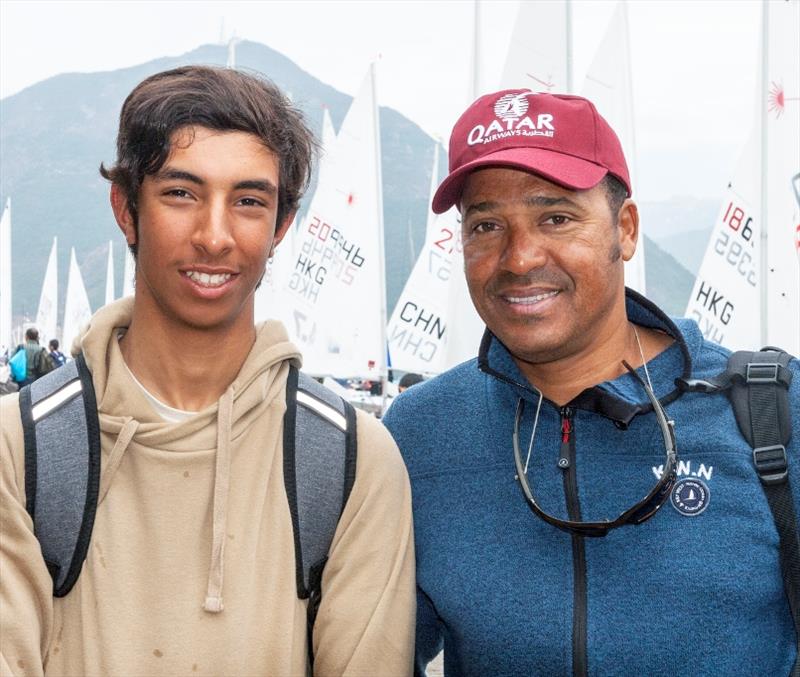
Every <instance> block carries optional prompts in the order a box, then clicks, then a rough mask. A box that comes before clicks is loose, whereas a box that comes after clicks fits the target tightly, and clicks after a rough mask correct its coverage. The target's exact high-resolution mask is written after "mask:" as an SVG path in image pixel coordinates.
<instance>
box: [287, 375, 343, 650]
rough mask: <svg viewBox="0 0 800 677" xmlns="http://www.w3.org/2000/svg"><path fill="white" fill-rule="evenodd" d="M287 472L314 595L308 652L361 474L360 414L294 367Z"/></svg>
mask: <svg viewBox="0 0 800 677" xmlns="http://www.w3.org/2000/svg"><path fill="white" fill-rule="evenodd" d="M283 430H284V432H283V473H284V484H285V486H286V496H287V498H288V501H289V510H290V512H291V515H292V527H293V529H294V548H295V566H296V581H297V596H298V597H299V598H300V599H308V612H307V618H308V650H309V656H310V657H311V658H312V661H313V656H312V655H311V652H312V644H311V635H312V632H313V628H314V621H315V620H316V616H317V611H318V609H319V604H320V601H321V599H322V571H323V568H324V567H325V563H326V562H327V560H328V551H329V550H330V546H331V542H332V541H333V535H334V533H335V531H336V527H337V525H338V523H339V517H340V516H341V514H342V511H343V510H344V506H345V505H346V504H347V499H348V497H349V496H350V491H351V489H352V488H353V482H354V481H355V476H356V415H355V409H353V406H352V405H351V404H350V403H348V402H345V401H344V400H343V399H342V398H341V397H339V396H338V395H336V394H334V393H333V392H331V391H330V390H328V389H327V388H325V387H324V386H322V385H320V384H319V383H317V382H316V381H315V380H314V379H312V378H310V377H308V376H306V375H305V374H301V373H300V372H298V370H297V369H296V368H295V367H293V366H292V367H290V368H289V376H288V379H287V385H286V414H285V416H284V424H283Z"/></svg>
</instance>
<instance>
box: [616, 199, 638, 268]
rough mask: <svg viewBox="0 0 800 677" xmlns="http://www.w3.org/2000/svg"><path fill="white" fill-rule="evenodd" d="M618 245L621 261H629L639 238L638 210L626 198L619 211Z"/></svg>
mask: <svg viewBox="0 0 800 677" xmlns="http://www.w3.org/2000/svg"><path fill="white" fill-rule="evenodd" d="M618 223H619V244H620V250H621V252H622V260H623V261H630V260H631V258H632V257H633V254H634V252H636V243H637V242H638V238H639V208H638V207H637V206H636V203H635V202H634V201H633V200H631V199H630V198H628V199H627V200H625V202H624V203H623V204H622V207H621V208H620V210H619V218H618Z"/></svg>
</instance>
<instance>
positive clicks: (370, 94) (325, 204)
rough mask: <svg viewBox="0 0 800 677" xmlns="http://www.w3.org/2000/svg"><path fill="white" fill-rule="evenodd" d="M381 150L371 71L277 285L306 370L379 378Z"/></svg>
mask: <svg viewBox="0 0 800 677" xmlns="http://www.w3.org/2000/svg"><path fill="white" fill-rule="evenodd" d="M379 158H380V147H379V135H378V119H377V105H376V101H375V90H374V81H373V77H372V71H371V72H370V74H369V75H368V76H367V78H366V79H365V80H364V82H363V84H362V86H361V88H360V90H359V92H358V94H357V95H356V97H355V99H354V100H353V102H352V104H351V106H350V110H349V111H348V113H347V115H346V116H345V119H344V122H343V123H342V126H341V129H340V130H339V135H338V136H337V140H336V143H335V144H334V147H333V149H332V150H331V152H330V154H329V156H328V163H329V168H330V172H329V176H330V180H327V179H326V182H325V183H324V184H322V183H321V184H320V185H319V186H318V188H317V192H316V193H315V195H314V197H313V199H312V201H311V205H310V207H309V210H308V214H307V215H306V217H305V220H304V222H303V224H302V227H301V229H300V230H299V232H298V234H297V237H298V243H297V251H296V253H295V255H294V257H293V260H292V266H291V274H290V275H289V277H288V279H287V280H286V281H285V283H284V285H283V288H282V294H283V295H285V296H286V298H287V299H289V300H290V301H291V304H292V306H293V310H292V312H291V314H290V316H289V317H288V318H286V324H287V329H288V331H289V335H290V336H291V338H292V340H293V341H294V342H295V343H296V345H298V347H299V348H300V349H301V351H302V353H303V368H304V370H305V371H307V372H309V373H312V374H320V375H322V374H327V375H332V376H364V377H371V378H378V377H380V376H382V372H383V371H384V369H385V367H384V364H385V336H384V334H385V326H386V319H385V312H386V311H385V307H386V305H385V291H384V286H385V282H384V271H383V208H382V199H381V193H380V186H381V178H380V162H379ZM381 316H383V319H382V320H379V319H378V318H381Z"/></svg>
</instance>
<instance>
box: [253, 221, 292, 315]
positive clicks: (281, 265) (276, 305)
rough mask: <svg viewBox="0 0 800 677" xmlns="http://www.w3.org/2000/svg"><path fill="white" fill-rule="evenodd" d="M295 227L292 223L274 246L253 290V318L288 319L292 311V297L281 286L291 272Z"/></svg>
mask: <svg viewBox="0 0 800 677" xmlns="http://www.w3.org/2000/svg"><path fill="white" fill-rule="evenodd" d="M296 234H297V228H295V225H294V224H292V225H291V226H290V227H289V230H288V232H287V233H286V235H285V236H284V238H283V240H282V241H281V243H280V244H279V245H278V246H277V247H276V248H275V254H274V256H273V258H271V259H270V260H269V261H267V267H266V270H265V271H264V277H262V278H261V284H260V285H259V286H258V289H256V291H255V303H254V320H255V321H256V322H264V321H265V320H269V319H283V320H284V321H286V320H288V318H290V317H291V312H292V308H293V305H292V299H291V298H290V297H288V296H287V295H286V294H284V293H283V286H284V284H285V283H286V281H287V280H288V279H289V275H290V274H291V268H292V263H293V261H294V259H293V256H294V252H295V240H296Z"/></svg>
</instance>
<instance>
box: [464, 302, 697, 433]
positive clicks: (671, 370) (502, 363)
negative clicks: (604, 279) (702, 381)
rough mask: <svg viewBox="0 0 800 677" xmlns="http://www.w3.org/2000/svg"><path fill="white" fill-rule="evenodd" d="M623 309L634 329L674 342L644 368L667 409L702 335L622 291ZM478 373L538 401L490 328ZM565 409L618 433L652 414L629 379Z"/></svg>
mask: <svg viewBox="0 0 800 677" xmlns="http://www.w3.org/2000/svg"><path fill="white" fill-rule="evenodd" d="M625 309H626V312H627V316H628V319H629V320H630V321H631V322H633V323H634V324H638V325H639V326H643V327H650V328H653V329H658V330H660V331H663V332H665V333H666V334H668V335H669V336H671V337H672V338H673V339H674V340H675V343H674V344H673V345H672V346H670V347H669V348H667V349H666V350H665V351H664V352H662V353H661V354H660V355H657V356H656V357H655V358H653V359H652V360H650V361H649V362H648V363H647V367H648V370H649V372H650V376H651V378H652V380H653V388H654V390H655V392H656V395H657V396H658V398H659V401H660V402H661V404H662V405H667V404H669V403H670V402H673V401H674V400H676V399H677V398H678V397H679V396H680V394H681V391H680V390H679V389H678V388H677V386H676V385H675V380H676V379H678V378H682V379H686V378H689V377H690V376H691V373H692V357H691V356H692V354H693V353H696V352H697V350H698V349H699V347H700V344H701V343H702V335H701V334H700V331H699V330H698V329H697V326H696V325H695V324H694V323H692V322H689V321H679V322H680V323H681V325H682V327H681V329H679V328H678V326H677V324H676V323H675V322H673V320H671V319H670V318H669V317H668V316H667V315H666V314H665V313H664V312H663V311H662V310H661V309H660V308H659V307H658V306H656V305H655V304H654V303H653V302H652V301H650V300H648V299H646V298H645V297H644V296H642V295H641V294H638V293H637V292H635V291H633V290H632V289H628V288H626V289H625ZM478 369H480V370H481V371H482V372H484V373H486V374H488V375H489V376H492V377H493V378H495V379H497V380H499V381H501V382H503V383H505V384H506V385H509V386H511V387H512V388H513V389H514V390H515V391H516V392H517V395H518V396H520V397H524V398H525V399H531V398H532V397H534V398H536V399H538V398H539V391H538V390H537V388H536V386H535V384H532V383H530V382H529V381H528V380H527V379H526V378H525V376H524V375H523V374H522V372H521V371H520V369H519V367H517V365H516V363H515V362H514V360H513V358H512V357H511V354H510V353H509V352H508V349H507V348H506V347H505V346H504V345H503V343H502V342H501V341H500V340H499V339H498V338H497V337H496V336H495V335H494V334H492V332H491V331H489V329H488V328H487V329H486V331H485V332H484V335H483V339H482V341H481V346H480V351H479V353H478ZM638 371H639V372H640V374H641V375H642V377H644V374H643V370H642V369H641V368H640V369H639V370H638ZM551 404H552V405H553V406H556V405H555V404H554V403H552V402H551ZM566 406H568V407H573V408H576V409H582V410H584V411H589V412H593V413H596V414H600V415H601V416H605V417H606V418H609V419H611V420H612V421H614V422H615V423H616V424H617V425H618V426H619V427H621V428H627V427H628V425H629V424H630V422H631V421H632V420H633V419H634V418H635V417H636V416H637V415H639V414H646V413H648V412H650V411H652V409H653V407H652V405H651V404H650V402H649V401H648V400H647V397H646V395H645V393H644V392H643V391H642V388H641V386H640V385H639V384H638V383H637V382H636V380H635V379H634V378H633V377H632V376H630V375H629V374H623V375H622V376H619V377H618V378H616V379H614V380H613V381H607V382H605V383H599V384H597V385H595V386H592V387H591V388H587V389H586V390H584V391H583V392H581V393H579V394H578V395H577V396H576V397H575V398H574V399H573V400H572V401H571V402H569V403H568V404H567V405H566Z"/></svg>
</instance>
